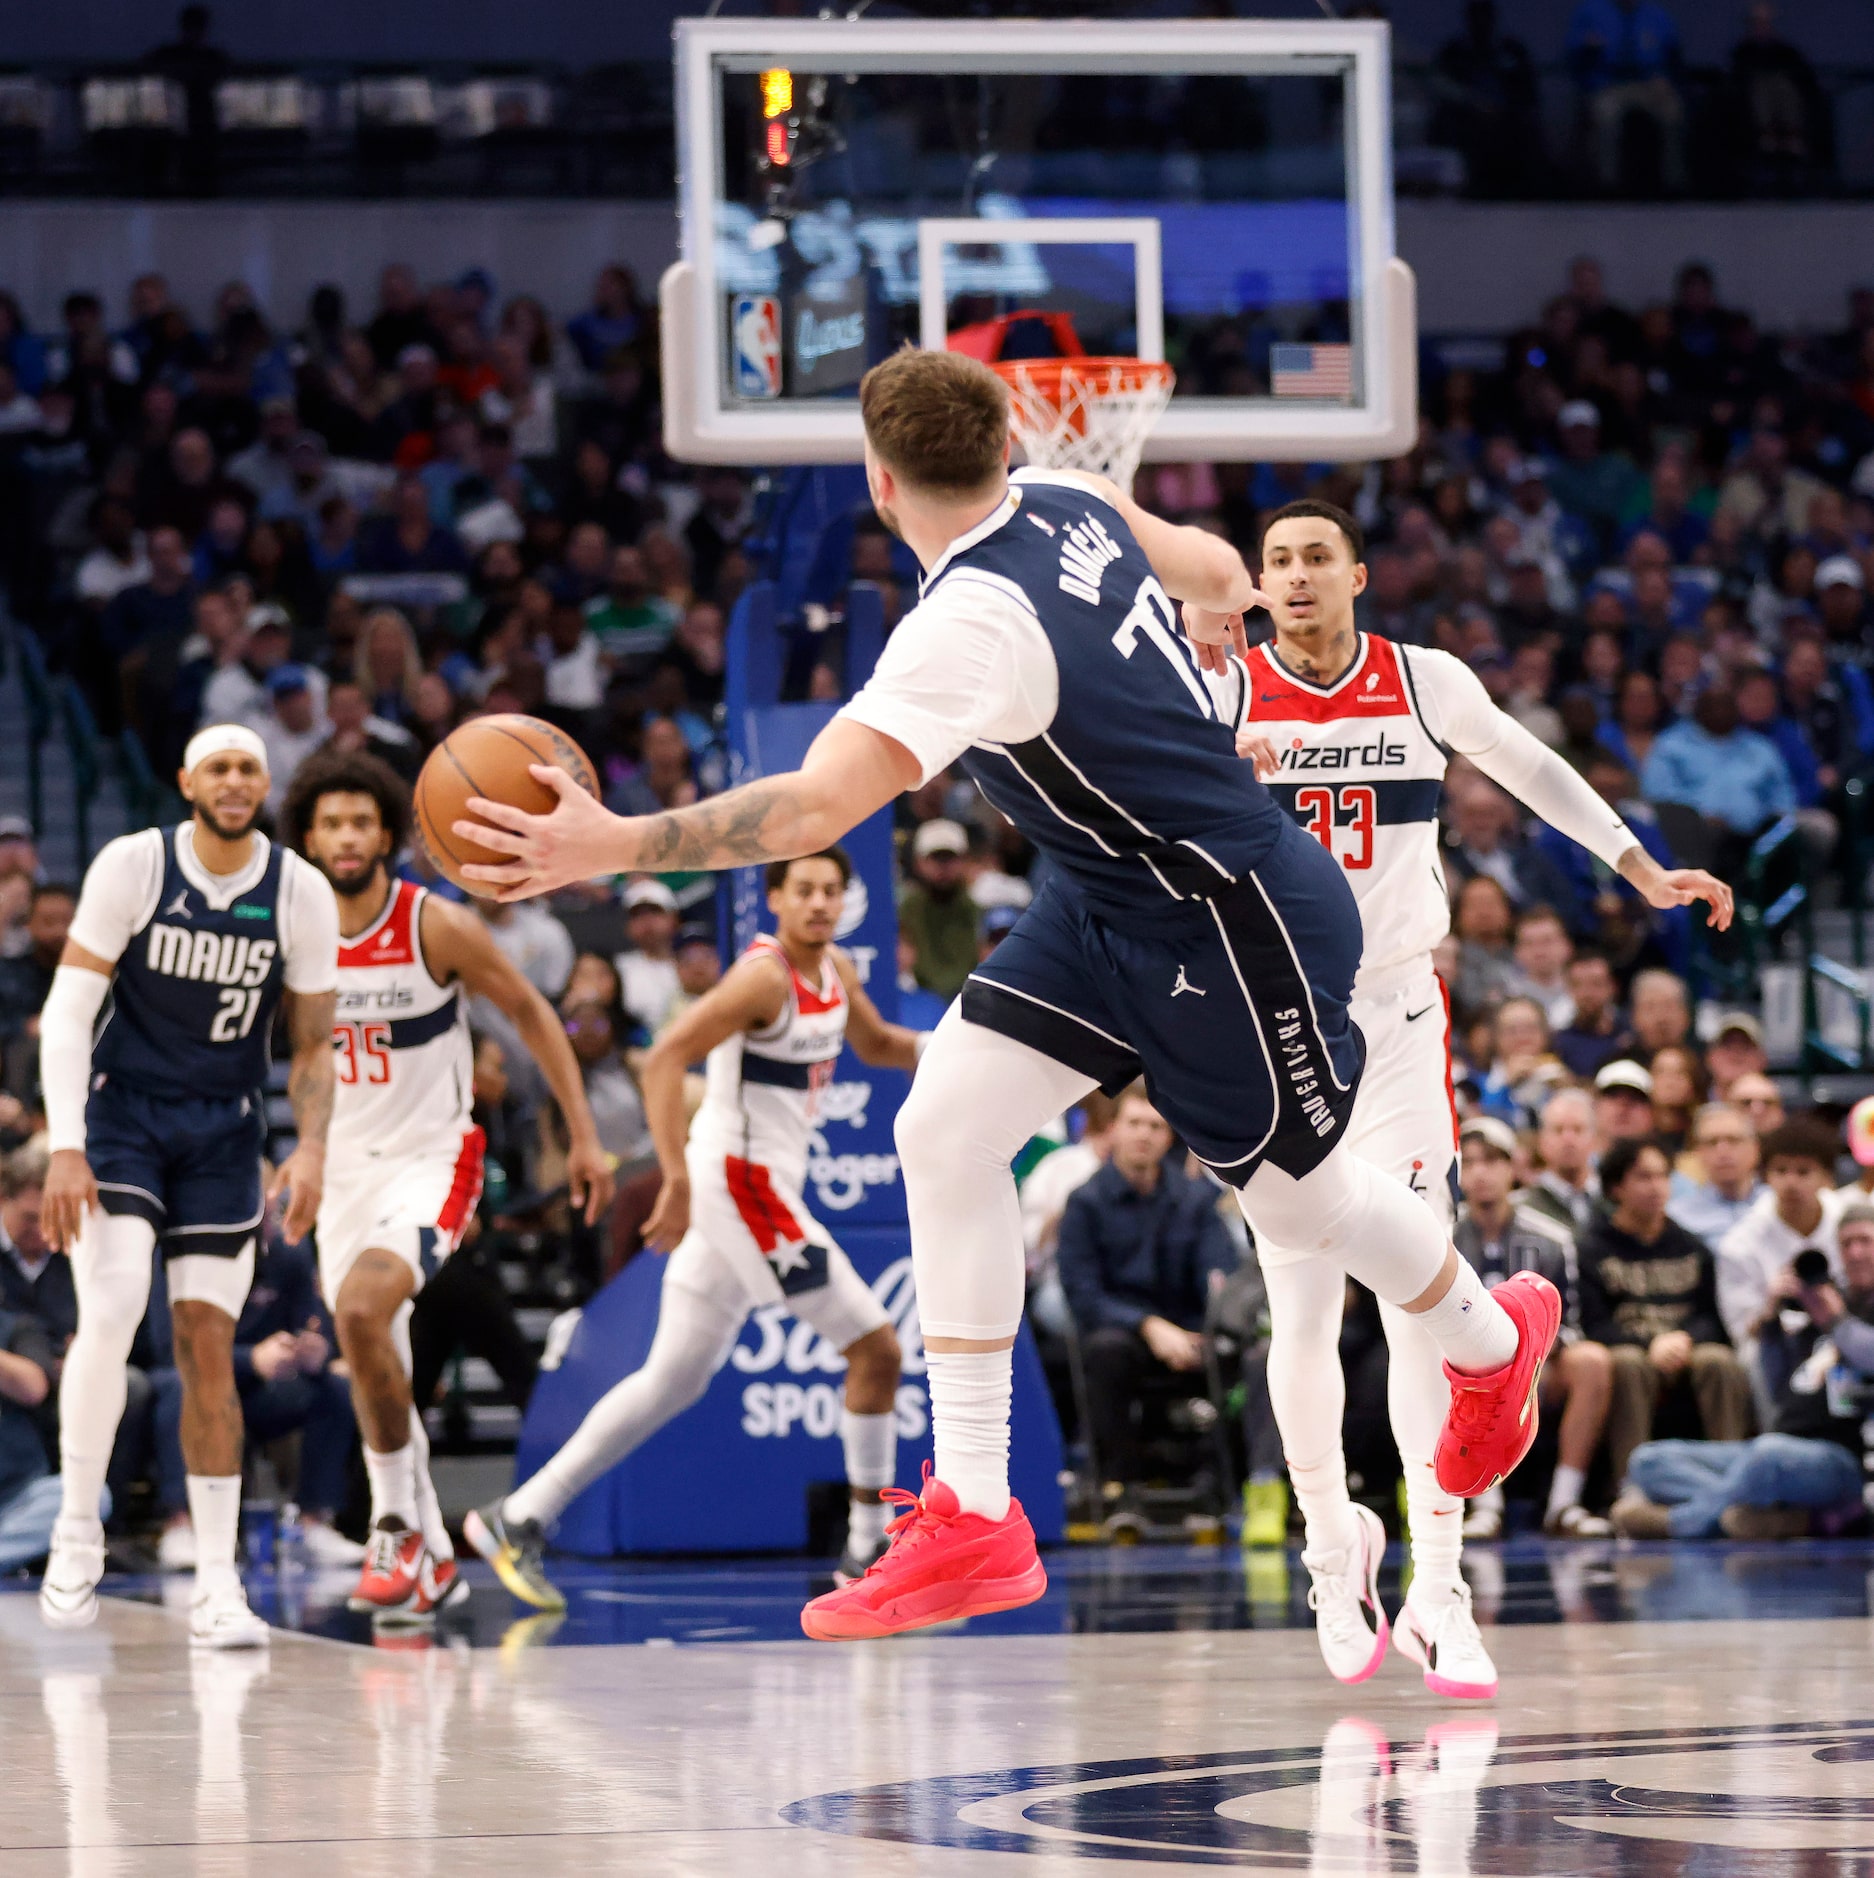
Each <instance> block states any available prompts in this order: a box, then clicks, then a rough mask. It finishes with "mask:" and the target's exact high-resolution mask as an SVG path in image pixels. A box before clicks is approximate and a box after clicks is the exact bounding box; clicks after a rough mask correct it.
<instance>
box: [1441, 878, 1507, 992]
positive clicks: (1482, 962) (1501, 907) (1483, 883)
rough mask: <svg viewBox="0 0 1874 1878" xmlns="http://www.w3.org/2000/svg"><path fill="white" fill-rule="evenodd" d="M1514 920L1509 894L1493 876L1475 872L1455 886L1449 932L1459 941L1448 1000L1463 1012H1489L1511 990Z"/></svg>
mask: <svg viewBox="0 0 1874 1878" xmlns="http://www.w3.org/2000/svg"><path fill="white" fill-rule="evenodd" d="M1514 921H1515V913H1514V910H1513V909H1512V908H1511V906H1510V896H1509V895H1508V894H1507V893H1505V892H1504V890H1503V887H1502V885H1501V884H1500V883H1499V882H1498V881H1497V880H1496V879H1495V877H1494V876H1492V875H1489V874H1473V875H1472V876H1471V877H1470V879H1469V880H1467V881H1465V882H1464V883H1463V884H1462V885H1461V886H1460V887H1459V888H1458V890H1457V897H1456V899H1455V900H1454V901H1453V903H1452V908H1451V935H1452V938H1453V939H1454V940H1455V941H1456V943H1457V971H1456V975H1455V976H1454V977H1453V979H1452V980H1451V1002H1452V1003H1453V1004H1454V1005H1455V1006H1456V1007H1457V1008H1458V1010H1459V1011H1461V1012H1463V1013H1465V1014H1466V1015H1469V1014H1471V1013H1473V1012H1478V1011H1483V1010H1487V1009H1488V1008H1489V1007H1490V1006H1492V1005H1494V1004H1496V1003H1497V1002H1498V1001H1499V1000H1501V999H1502V998H1504V997H1507V996H1508V995H1509V994H1510V993H1511V992H1512V991H1514V990H1515V988H1516V984H1517V973H1516V961H1515V957H1514V954H1513V953H1512V951H1511V949H1510V934H1511V930H1512V927H1513V925H1514Z"/></svg>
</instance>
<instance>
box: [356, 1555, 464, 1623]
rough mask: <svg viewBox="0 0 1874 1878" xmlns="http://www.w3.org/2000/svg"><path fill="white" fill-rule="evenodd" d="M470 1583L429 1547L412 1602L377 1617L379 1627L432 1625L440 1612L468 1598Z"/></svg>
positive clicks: (410, 1599) (411, 1597)
mask: <svg viewBox="0 0 1874 1878" xmlns="http://www.w3.org/2000/svg"><path fill="white" fill-rule="evenodd" d="M468 1589H469V1588H468V1580H467V1579H466V1578H464V1577H463V1576H462V1574H461V1573H460V1572H459V1571H458V1570H457V1569H456V1562H455V1560H454V1559H452V1558H438V1557H437V1556H436V1554H435V1553H434V1552H432V1551H431V1550H430V1549H429V1547H428V1546H427V1545H426V1546H424V1548H423V1558H422V1562H421V1564H419V1565H418V1567H417V1573H416V1589H415V1590H414V1591H412V1592H411V1594H410V1597H409V1600H408V1601H407V1602H406V1603H403V1604H397V1605H393V1606H391V1607H390V1608H389V1609H388V1610H381V1611H379V1612H378V1613H377V1614H376V1622H377V1624H378V1625H379V1627H380V1628H382V1627H385V1626H396V1625H399V1624H401V1625H404V1626H406V1627H408V1626H414V1625H420V1624H433V1623H434V1622H435V1621H436V1616H437V1613H438V1612H439V1611H445V1610H447V1609H448V1608H449V1607H450V1606H451V1605H452V1604H460V1603H461V1602H462V1600H463V1599H464V1598H466V1597H467V1596H468Z"/></svg>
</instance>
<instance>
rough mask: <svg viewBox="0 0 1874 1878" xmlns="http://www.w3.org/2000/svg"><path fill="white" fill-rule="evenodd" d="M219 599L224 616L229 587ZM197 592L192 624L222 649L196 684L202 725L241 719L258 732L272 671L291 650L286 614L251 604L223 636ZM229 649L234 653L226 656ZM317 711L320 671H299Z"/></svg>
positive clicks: (231, 602)
mask: <svg viewBox="0 0 1874 1878" xmlns="http://www.w3.org/2000/svg"><path fill="white" fill-rule="evenodd" d="M220 598H221V602H222V604H223V605H224V606H226V608H227V609H228V612H229V614H230V615H232V614H233V613H234V610H235V607H236V606H237V604H238V600H237V596H236V593H235V592H234V590H232V589H229V590H226V591H224V592H223V593H222V594H221V596H220ZM207 602H208V596H207V595H203V599H202V603H201V604H198V606H197V608H196V617H197V623H198V626H199V627H200V629H201V631H202V634H203V637H204V638H205V639H206V640H207V641H208V643H209V644H210V645H211V646H214V645H217V644H218V645H219V648H220V650H221V652H222V654H223V656H221V657H220V658H219V659H218V661H217V664H216V668H215V670H214V672H213V673H212V674H211V675H210V677H209V678H208V681H207V683H206V684H205V685H204V686H203V687H202V693H201V707H200V708H201V716H200V719H199V721H200V722H201V723H204V724H246V725H247V726H248V727H249V728H250V729H252V730H254V731H259V730H261V729H262V727H263V726H264V725H265V724H266V723H267V722H268V720H269V718H270V717H271V716H272V695H273V694H272V692H271V691H270V689H269V686H270V685H271V684H272V681H273V676H274V674H275V673H276V672H280V671H283V670H285V669H287V667H288V664H289V662H290V655H291V652H292V649H293V633H292V628H291V627H290V626H289V624H288V623H287V619H286V616H285V615H284V614H283V613H280V612H278V611H277V610H274V609H268V610H265V611H262V610H261V609H259V608H256V609H255V610H254V612H253V614H252V615H250V616H249V618H248V621H247V625H246V629H245V630H244V631H236V632H235V633H233V634H232V635H229V636H227V637H225V638H224V637H223V634H224V630H225V629H224V627H223V625H222V623H221V621H220V620H219V619H218V618H217V617H215V615H214V610H213V609H212V608H211V607H210V606H209V605H208V604H207ZM228 653H233V654H235V655H237V656H234V657H228V656H226V654H228ZM303 675H304V677H305V680H306V685H307V688H308V689H309V690H310V691H311V693H312V695H313V698H314V701H315V703H316V705H317V708H318V710H319V711H320V712H321V713H323V711H324V708H325V675H324V674H323V673H316V674H315V673H313V672H304V673H303Z"/></svg>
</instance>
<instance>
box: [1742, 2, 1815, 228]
mask: <svg viewBox="0 0 1874 1878" xmlns="http://www.w3.org/2000/svg"><path fill="white" fill-rule="evenodd" d="M1731 87H1732V92H1733V95H1734V97H1735V99H1736V104H1737V109H1738V113H1739V115H1740V116H1741V118H1742V120H1743V125H1744V130H1745V137H1746V140H1747V142H1746V152H1747V154H1746V162H1745V173H1746V177H1747V179H1748V180H1749V181H1750V182H1751V183H1752V184H1753V185H1755V186H1756V187H1758V188H1768V189H1775V190H1777V191H1779V193H1780V192H1781V191H1783V190H1786V189H1788V188H1789V187H1790V186H1791V185H1792V184H1793V183H1795V182H1796V181H1798V180H1799V179H1800V178H1801V177H1802V176H1803V175H1804V174H1805V173H1806V172H1810V171H1813V170H1815V169H1816V168H1818V167H1820V165H1821V164H1822V162H1823V160H1824V157H1825V152H1826V148H1827V135H1828V130H1827V126H1828V115H1827V113H1828V104H1827V101H1826V99H1825V98H1824V97H1823V95H1822V88H1821V85H1820V84H1819V83H1818V82H1817V79H1816V75H1815V68H1814V67H1813V66H1812V65H1811V64H1810V63H1809V61H1808V60H1807V59H1806V58H1805V57H1804V56H1803V54H1802V53H1801V52H1800V51H1799V50H1798V49H1797V48H1796V47H1795V46H1793V45H1791V44H1790V42H1789V41H1788V40H1787V39H1785V38H1784V37H1783V36H1782V35H1781V34H1780V33H1779V32H1778V31H1777V30H1776V8H1775V7H1774V6H1772V5H1770V4H1769V0H1754V4H1753V5H1752V6H1751V8H1750V11H1749V13H1748V14H1747V15H1746V16H1745V25H1744V36H1743V38H1742V39H1740V40H1739V41H1738V42H1737V45H1736V46H1735V47H1734V48H1733V50H1732V53H1731Z"/></svg>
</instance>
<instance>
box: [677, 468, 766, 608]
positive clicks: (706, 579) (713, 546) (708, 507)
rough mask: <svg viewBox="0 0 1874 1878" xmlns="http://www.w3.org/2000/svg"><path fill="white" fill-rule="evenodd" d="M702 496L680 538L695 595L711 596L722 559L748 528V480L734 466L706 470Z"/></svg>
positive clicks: (718, 577)
mask: <svg viewBox="0 0 1874 1878" xmlns="http://www.w3.org/2000/svg"><path fill="white" fill-rule="evenodd" d="M702 498H703V499H702V502H701V503H700V504H699V505H698V507H697V511H696V513H695V514H694V515H693V516H691V518H690V520H689V522H688V523H687V524H686V525H685V527H684V530H683V539H684V542H685V544H686V545H687V546H688V548H689V550H690V565H691V568H692V570H693V578H694V580H695V582H696V593H697V596H698V598H700V599H705V600H711V599H714V598H715V597H716V590H717V585H718V583H719V581H720V579H721V575H722V565H723V562H724V560H725V559H726V558H727V556H728V555H729V553H730V552H731V550H733V549H735V548H737V547H739V546H740V545H741V541H742V537H743V536H744V535H745V534H746V533H747V532H748V524H749V521H750V519H751V503H750V497H749V491H748V485H747V482H746V480H745V479H744V477H743V475H742V472H741V471H740V470H734V469H711V470H705V471H704V472H703V479H702Z"/></svg>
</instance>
